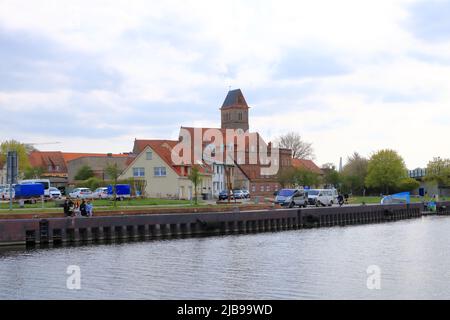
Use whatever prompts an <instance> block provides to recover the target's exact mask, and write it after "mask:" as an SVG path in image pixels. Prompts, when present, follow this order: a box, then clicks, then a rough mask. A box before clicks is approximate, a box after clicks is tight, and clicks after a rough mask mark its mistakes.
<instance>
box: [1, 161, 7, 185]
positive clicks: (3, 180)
mask: <svg viewBox="0 0 450 320" xmlns="http://www.w3.org/2000/svg"><path fill="white" fill-rule="evenodd" d="M6 179H7V178H6V162H5V161H3V160H2V159H0V185H2V184H6Z"/></svg>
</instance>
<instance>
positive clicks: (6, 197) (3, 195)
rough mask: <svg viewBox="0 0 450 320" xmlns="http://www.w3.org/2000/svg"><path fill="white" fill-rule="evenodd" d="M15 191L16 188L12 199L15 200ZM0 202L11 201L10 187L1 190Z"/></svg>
mask: <svg viewBox="0 0 450 320" xmlns="http://www.w3.org/2000/svg"><path fill="white" fill-rule="evenodd" d="M15 193H16V192H15V190H14V187H13V188H12V198H13V199H14V196H15ZM0 200H9V187H3V188H2V189H1V190H0Z"/></svg>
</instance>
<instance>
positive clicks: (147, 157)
mask: <svg viewBox="0 0 450 320" xmlns="http://www.w3.org/2000/svg"><path fill="white" fill-rule="evenodd" d="M145 158H146V159H147V160H152V159H153V152H152V151H147V153H146V154H145Z"/></svg>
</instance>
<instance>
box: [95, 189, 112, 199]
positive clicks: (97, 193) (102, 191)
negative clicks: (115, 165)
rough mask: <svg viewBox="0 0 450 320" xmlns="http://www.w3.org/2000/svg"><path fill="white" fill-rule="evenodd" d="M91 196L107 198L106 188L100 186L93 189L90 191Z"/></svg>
mask: <svg viewBox="0 0 450 320" xmlns="http://www.w3.org/2000/svg"><path fill="white" fill-rule="evenodd" d="M92 198H94V199H107V198H108V188H106V187H102V188H97V189H95V191H94V192H93V193H92Z"/></svg>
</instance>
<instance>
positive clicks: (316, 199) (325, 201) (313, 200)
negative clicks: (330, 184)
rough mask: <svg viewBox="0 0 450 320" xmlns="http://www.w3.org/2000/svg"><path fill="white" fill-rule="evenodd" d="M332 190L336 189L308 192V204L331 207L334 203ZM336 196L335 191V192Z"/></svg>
mask: <svg viewBox="0 0 450 320" xmlns="http://www.w3.org/2000/svg"><path fill="white" fill-rule="evenodd" d="M334 190H336V189H311V190H308V203H309V204H311V205H315V206H316V207H318V206H332V205H333V204H334V203H336V197H335V193H334ZM336 194H337V191H336Z"/></svg>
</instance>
